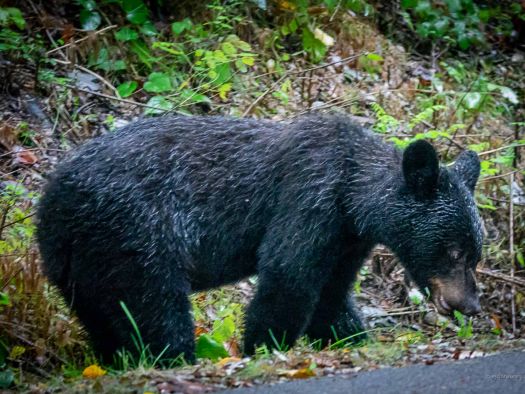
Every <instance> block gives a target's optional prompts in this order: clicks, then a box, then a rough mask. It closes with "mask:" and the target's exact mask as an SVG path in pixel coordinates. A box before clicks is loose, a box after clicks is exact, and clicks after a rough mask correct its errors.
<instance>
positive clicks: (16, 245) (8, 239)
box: [0, 183, 36, 254]
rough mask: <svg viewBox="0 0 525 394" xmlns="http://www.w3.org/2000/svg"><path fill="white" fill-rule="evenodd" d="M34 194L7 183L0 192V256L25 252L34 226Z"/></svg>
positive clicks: (21, 187) (22, 187)
mask: <svg viewBox="0 0 525 394" xmlns="http://www.w3.org/2000/svg"><path fill="white" fill-rule="evenodd" d="M35 200H36V194H35V193H32V192H29V191H28V190H27V189H26V188H25V187H24V186H22V185H21V184H18V183H8V184H7V185H6V186H5V188H4V189H3V190H2V191H1V192H0V214H1V215H2V216H1V217H0V219H2V221H3V223H4V224H3V226H4V228H1V229H0V234H1V236H0V254H8V253H15V252H21V251H26V250H27V249H28V248H29V246H30V244H31V241H32V237H33V234H34V232H35V225H34V223H33V222H32V220H31V215H32V212H31V207H32V205H33V203H34V202H35Z"/></svg>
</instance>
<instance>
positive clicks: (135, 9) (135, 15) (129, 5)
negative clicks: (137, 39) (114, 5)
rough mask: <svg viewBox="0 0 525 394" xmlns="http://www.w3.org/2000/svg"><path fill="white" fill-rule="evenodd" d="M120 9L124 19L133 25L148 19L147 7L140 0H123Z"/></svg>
mask: <svg viewBox="0 0 525 394" xmlns="http://www.w3.org/2000/svg"><path fill="white" fill-rule="evenodd" d="M122 9H123V10H124V12H125V13H126V19H127V20H128V21H130V22H131V23H133V24H134V25H141V24H143V23H144V22H146V21H147V20H148V17H149V15H148V8H147V7H146V5H145V4H144V2H143V1H142V0H123V1H122Z"/></svg>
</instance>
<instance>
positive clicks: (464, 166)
mask: <svg viewBox="0 0 525 394" xmlns="http://www.w3.org/2000/svg"><path fill="white" fill-rule="evenodd" d="M453 168H454V171H455V172H456V173H457V174H458V175H459V177H460V178H461V180H462V181H463V183H464V184H465V185H466V186H467V187H468V189H469V190H470V191H471V192H472V193H474V188H475V187H476V182H477V181H478V178H479V173H480V171H481V165H480V163H479V157H478V154H477V153H476V152H473V151H471V150H466V151H463V152H461V154H460V155H459V156H458V158H457V159H456V162H455V163H454V167H453Z"/></svg>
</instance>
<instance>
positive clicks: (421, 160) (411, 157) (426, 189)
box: [403, 140, 439, 195]
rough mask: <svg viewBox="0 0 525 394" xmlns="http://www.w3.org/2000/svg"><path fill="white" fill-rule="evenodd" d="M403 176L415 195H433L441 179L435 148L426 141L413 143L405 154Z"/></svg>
mask: <svg viewBox="0 0 525 394" xmlns="http://www.w3.org/2000/svg"><path fill="white" fill-rule="evenodd" d="M403 175H404V177H405V181H406V183H407V185H408V187H409V188H410V189H412V191H413V192H414V193H416V194H420V195H428V194H430V193H432V192H433V191H434V190H435V189H436V187H437V183H438V178H439V160H438V157H437V153H436V150H435V149H434V147H433V146H432V145H430V144H429V143H428V142H426V141H424V140H418V141H415V142H413V143H411V144H410V145H409V146H408V148H406V149H405V152H404V153H403Z"/></svg>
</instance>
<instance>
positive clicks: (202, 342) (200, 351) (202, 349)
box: [195, 334, 229, 361]
mask: <svg viewBox="0 0 525 394" xmlns="http://www.w3.org/2000/svg"><path fill="white" fill-rule="evenodd" d="M195 355H196V356H197V357H198V358H207V359H210V360H212V361H216V360H218V359H219V358H222V357H228V356H229V354H228V352H227V351H226V349H225V348H224V346H223V345H222V344H220V343H218V342H217V341H216V340H215V339H213V338H212V337H211V336H209V335H208V334H202V335H201V336H200V337H199V339H198V340H197V344H196V346H195Z"/></svg>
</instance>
